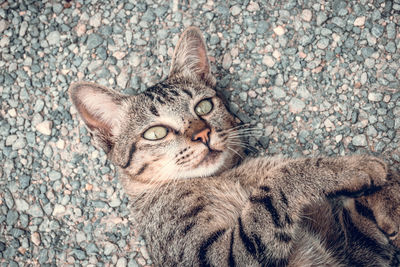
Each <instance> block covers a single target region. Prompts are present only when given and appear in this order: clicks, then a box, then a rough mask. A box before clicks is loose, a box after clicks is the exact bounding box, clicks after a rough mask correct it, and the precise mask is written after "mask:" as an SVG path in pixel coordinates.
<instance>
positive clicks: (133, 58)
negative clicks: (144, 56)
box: [128, 54, 140, 68]
mask: <svg viewBox="0 0 400 267" xmlns="http://www.w3.org/2000/svg"><path fill="white" fill-rule="evenodd" d="M128 62H129V64H130V65H132V66H133V67H135V68H136V67H138V66H139V65H140V57H139V56H137V55H135V54H131V55H130V56H129V58H128Z"/></svg>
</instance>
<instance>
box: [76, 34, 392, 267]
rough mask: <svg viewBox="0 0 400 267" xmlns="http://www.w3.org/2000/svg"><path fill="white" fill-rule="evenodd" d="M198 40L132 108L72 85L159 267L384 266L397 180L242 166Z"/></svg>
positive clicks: (352, 163)
mask: <svg viewBox="0 0 400 267" xmlns="http://www.w3.org/2000/svg"><path fill="white" fill-rule="evenodd" d="M215 84H216V82H215V78H214V77H213V76H212V74H211V71H210V65H209V61H208V57H207V51H206V46H205V43H204V40H203V37H202V34H201V32H200V31H199V29H197V28H195V27H189V28H188V29H187V30H186V31H185V32H184V33H183V34H182V36H181V38H180V40H179V42H178V44H177V47H176V49H175V52H174V57H173V60H172V67H171V70H170V74H169V76H168V78H167V79H166V80H164V81H162V82H160V83H158V84H156V85H154V86H152V87H150V88H148V90H146V91H145V92H144V93H142V94H139V95H136V96H128V95H124V94H120V93H118V92H116V91H114V90H111V89H107V88H105V87H103V86H100V85H97V84H94V83H88V82H79V83H75V84H73V85H71V87H70V89H69V92H70V97H71V99H72V102H73V104H74V106H75V108H76V109H77V111H78V113H79V114H80V116H81V118H82V119H83V121H84V122H85V124H86V125H87V127H88V128H89V129H90V131H91V133H92V137H93V141H94V142H95V144H97V145H98V146H99V147H101V148H102V149H104V151H105V152H107V154H108V157H109V158H110V160H111V161H112V162H113V163H114V164H115V165H117V166H118V167H119V171H120V180H121V182H122V184H123V187H124V189H125V191H126V193H128V194H129V195H130V197H131V200H132V203H133V204H132V206H133V207H132V209H133V212H134V213H135V218H137V226H138V228H139V230H140V231H141V232H142V233H143V235H144V237H145V239H146V240H147V243H148V249H149V251H150V254H151V256H152V260H153V261H154V263H155V264H156V265H157V266H389V265H391V264H392V265H393V264H396V257H395V251H396V247H397V248H399V247H400V237H399V235H398V231H399V224H400V220H399V219H400V207H399V205H398V204H399V203H400V196H399V195H400V194H399V193H400V185H399V180H400V179H399V178H398V175H397V174H396V175H395V174H394V173H392V172H391V171H389V170H388V167H387V165H386V164H385V163H384V162H383V161H382V160H380V159H378V158H375V157H372V156H366V155H365V156H347V157H339V158H328V157H326V158H324V157H320V158H301V159H282V158H278V159H277V158H251V159H246V160H241V159H242V158H243V155H244V153H243V151H242V147H243V144H242V142H241V137H243V136H245V135H246V134H248V133H249V131H250V130H249V129H247V130H246V129H243V127H240V126H237V124H236V122H235V119H234V117H233V116H232V115H231V114H230V113H229V112H228V111H227V109H226V108H225V105H224V102H223V100H222V99H221V98H220V96H219V95H217V93H216V91H215V90H214V88H215Z"/></svg>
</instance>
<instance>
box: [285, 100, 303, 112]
mask: <svg viewBox="0 0 400 267" xmlns="http://www.w3.org/2000/svg"><path fill="white" fill-rule="evenodd" d="M305 106H306V104H305V103H304V102H303V101H301V100H300V99H298V98H295V97H294V98H292V99H291V100H290V102H289V110H290V112H292V113H299V112H301V111H302V110H303V109H304V108H305Z"/></svg>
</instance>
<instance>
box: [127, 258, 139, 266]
mask: <svg viewBox="0 0 400 267" xmlns="http://www.w3.org/2000/svg"><path fill="white" fill-rule="evenodd" d="M128 267H139V264H138V263H137V262H136V260H135V259H130V260H129V262H128Z"/></svg>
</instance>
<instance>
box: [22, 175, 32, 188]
mask: <svg viewBox="0 0 400 267" xmlns="http://www.w3.org/2000/svg"><path fill="white" fill-rule="evenodd" d="M30 183H31V177H30V176H28V175H22V176H21V177H20V178H19V188H21V189H26V188H27V187H28V186H29V184H30Z"/></svg>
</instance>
